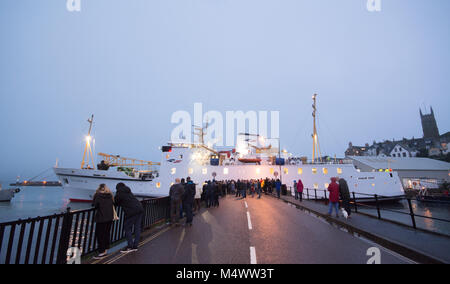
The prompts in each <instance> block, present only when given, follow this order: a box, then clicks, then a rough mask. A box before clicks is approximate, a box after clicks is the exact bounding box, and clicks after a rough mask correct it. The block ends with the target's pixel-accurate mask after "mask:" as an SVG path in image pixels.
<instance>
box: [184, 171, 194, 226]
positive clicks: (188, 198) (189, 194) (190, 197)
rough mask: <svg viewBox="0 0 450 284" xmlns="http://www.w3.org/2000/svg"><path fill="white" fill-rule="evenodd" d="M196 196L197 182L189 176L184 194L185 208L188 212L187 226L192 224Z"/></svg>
mask: <svg viewBox="0 0 450 284" xmlns="http://www.w3.org/2000/svg"><path fill="white" fill-rule="evenodd" d="M194 198H195V184H194V183H193V182H192V180H191V178H190V177H188V178H187V182H186V184H185V185H184V196H183V209H184V212H185V213H186V226H192V220H193V218H194V215H193V213H192V207H193V206H194Z"/></svg>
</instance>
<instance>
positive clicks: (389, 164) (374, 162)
mask: <svg viewBox="0 0 450 284" xmlns="http://www.w3.org/2000/svg"><path fill="white" fill-rule="evenodd" d="M348 158H350V159H353V160H355V161H358V162H360V163H362V164H365V165H366V166H368V167H371V168H373V169H393V170H409V171H411V170H416V171H450V163H447V162H443V161H438V160H433V159H428V158H392V157H386V158H381V157H359V156H358V157H356V156H351V157H348Z"/></svg>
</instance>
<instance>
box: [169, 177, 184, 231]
mask: <svg viewBox="0 0 450 284" xmlns="http://www.w3.org/2000/svg"><path fill="white" fill-rule="evenodd" d="M169 195H170V216H171V220H172V224H174V225H177V226H179V225H180V223H179V221H180V209H181V203H182V201H183V196H184V186H183V185H182V184H181V181H180V179H179V178H177V179H176V180H175V184H174V185H172V186H171V187H170V192H169Z"/></svg>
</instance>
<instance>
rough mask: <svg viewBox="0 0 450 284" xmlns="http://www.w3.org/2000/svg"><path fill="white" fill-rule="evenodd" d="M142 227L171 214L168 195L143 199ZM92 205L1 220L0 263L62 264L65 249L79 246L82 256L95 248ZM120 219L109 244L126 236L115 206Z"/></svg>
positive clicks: (113, 227) (149, 225)
mask: <svg viewBox="0 0 450 284" xmlns="http://www.w3.org/2000/svg"><path fill="white" fill-rule="evenodd" d="M142 205H143V207H144V217H143V220H142V223H143V224H142V225H143V226H142V228H143V230H145V229H149V228H150V227H152V226H153V225H155V224H157V223H158V222H160V221H165V220H167V219H168V217H169V214H170V211H169V210H170V209H169V205H170V203H169V198H168V197H165V198H155V199H147V200H143V201H142ZM95 213H96V209H95V208H91V209H86V210H78V211H70V208H68V209H67V211H66V212H65V213H61V214H55V215H51V216H45V217H36V218H29V219H27V220H20V219H19V220H17V221H13V222H6V223H0V264H12V263H15V264H55V263H56V264H64V263H66V261H67V250H68V249H69V248H71V247H75V248H78V249H79V250H80V251H81V256H86V255H88V254H90V253H93V252H94V251H96V249H97V241H96V238H95V228H96V225H95V222H94V216H95ZM117 215H118V216H119V220H118V221H115V222H113V225H112V228H111V236H110V241H111V243H112V244H114V243H116V242H118V241H121V240H123V239H124V238H125V232H124V212H123V210H122V208H120V207H119V208H117Z"/></svg>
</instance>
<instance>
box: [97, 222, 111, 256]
mask: <svg viewBox="0 0 450 284" xmlns="http://www.w3.org/2000/svg"><path fill="white" fill-rule="evenodd" d="M111 225H112V221H111V222H106V223H97V224H96V227H95V237H96V238H97V242H98V251H99V252H100V253H103V252H105V251H106V250H107V249H109V246H110V239H111Z"/></svg>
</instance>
